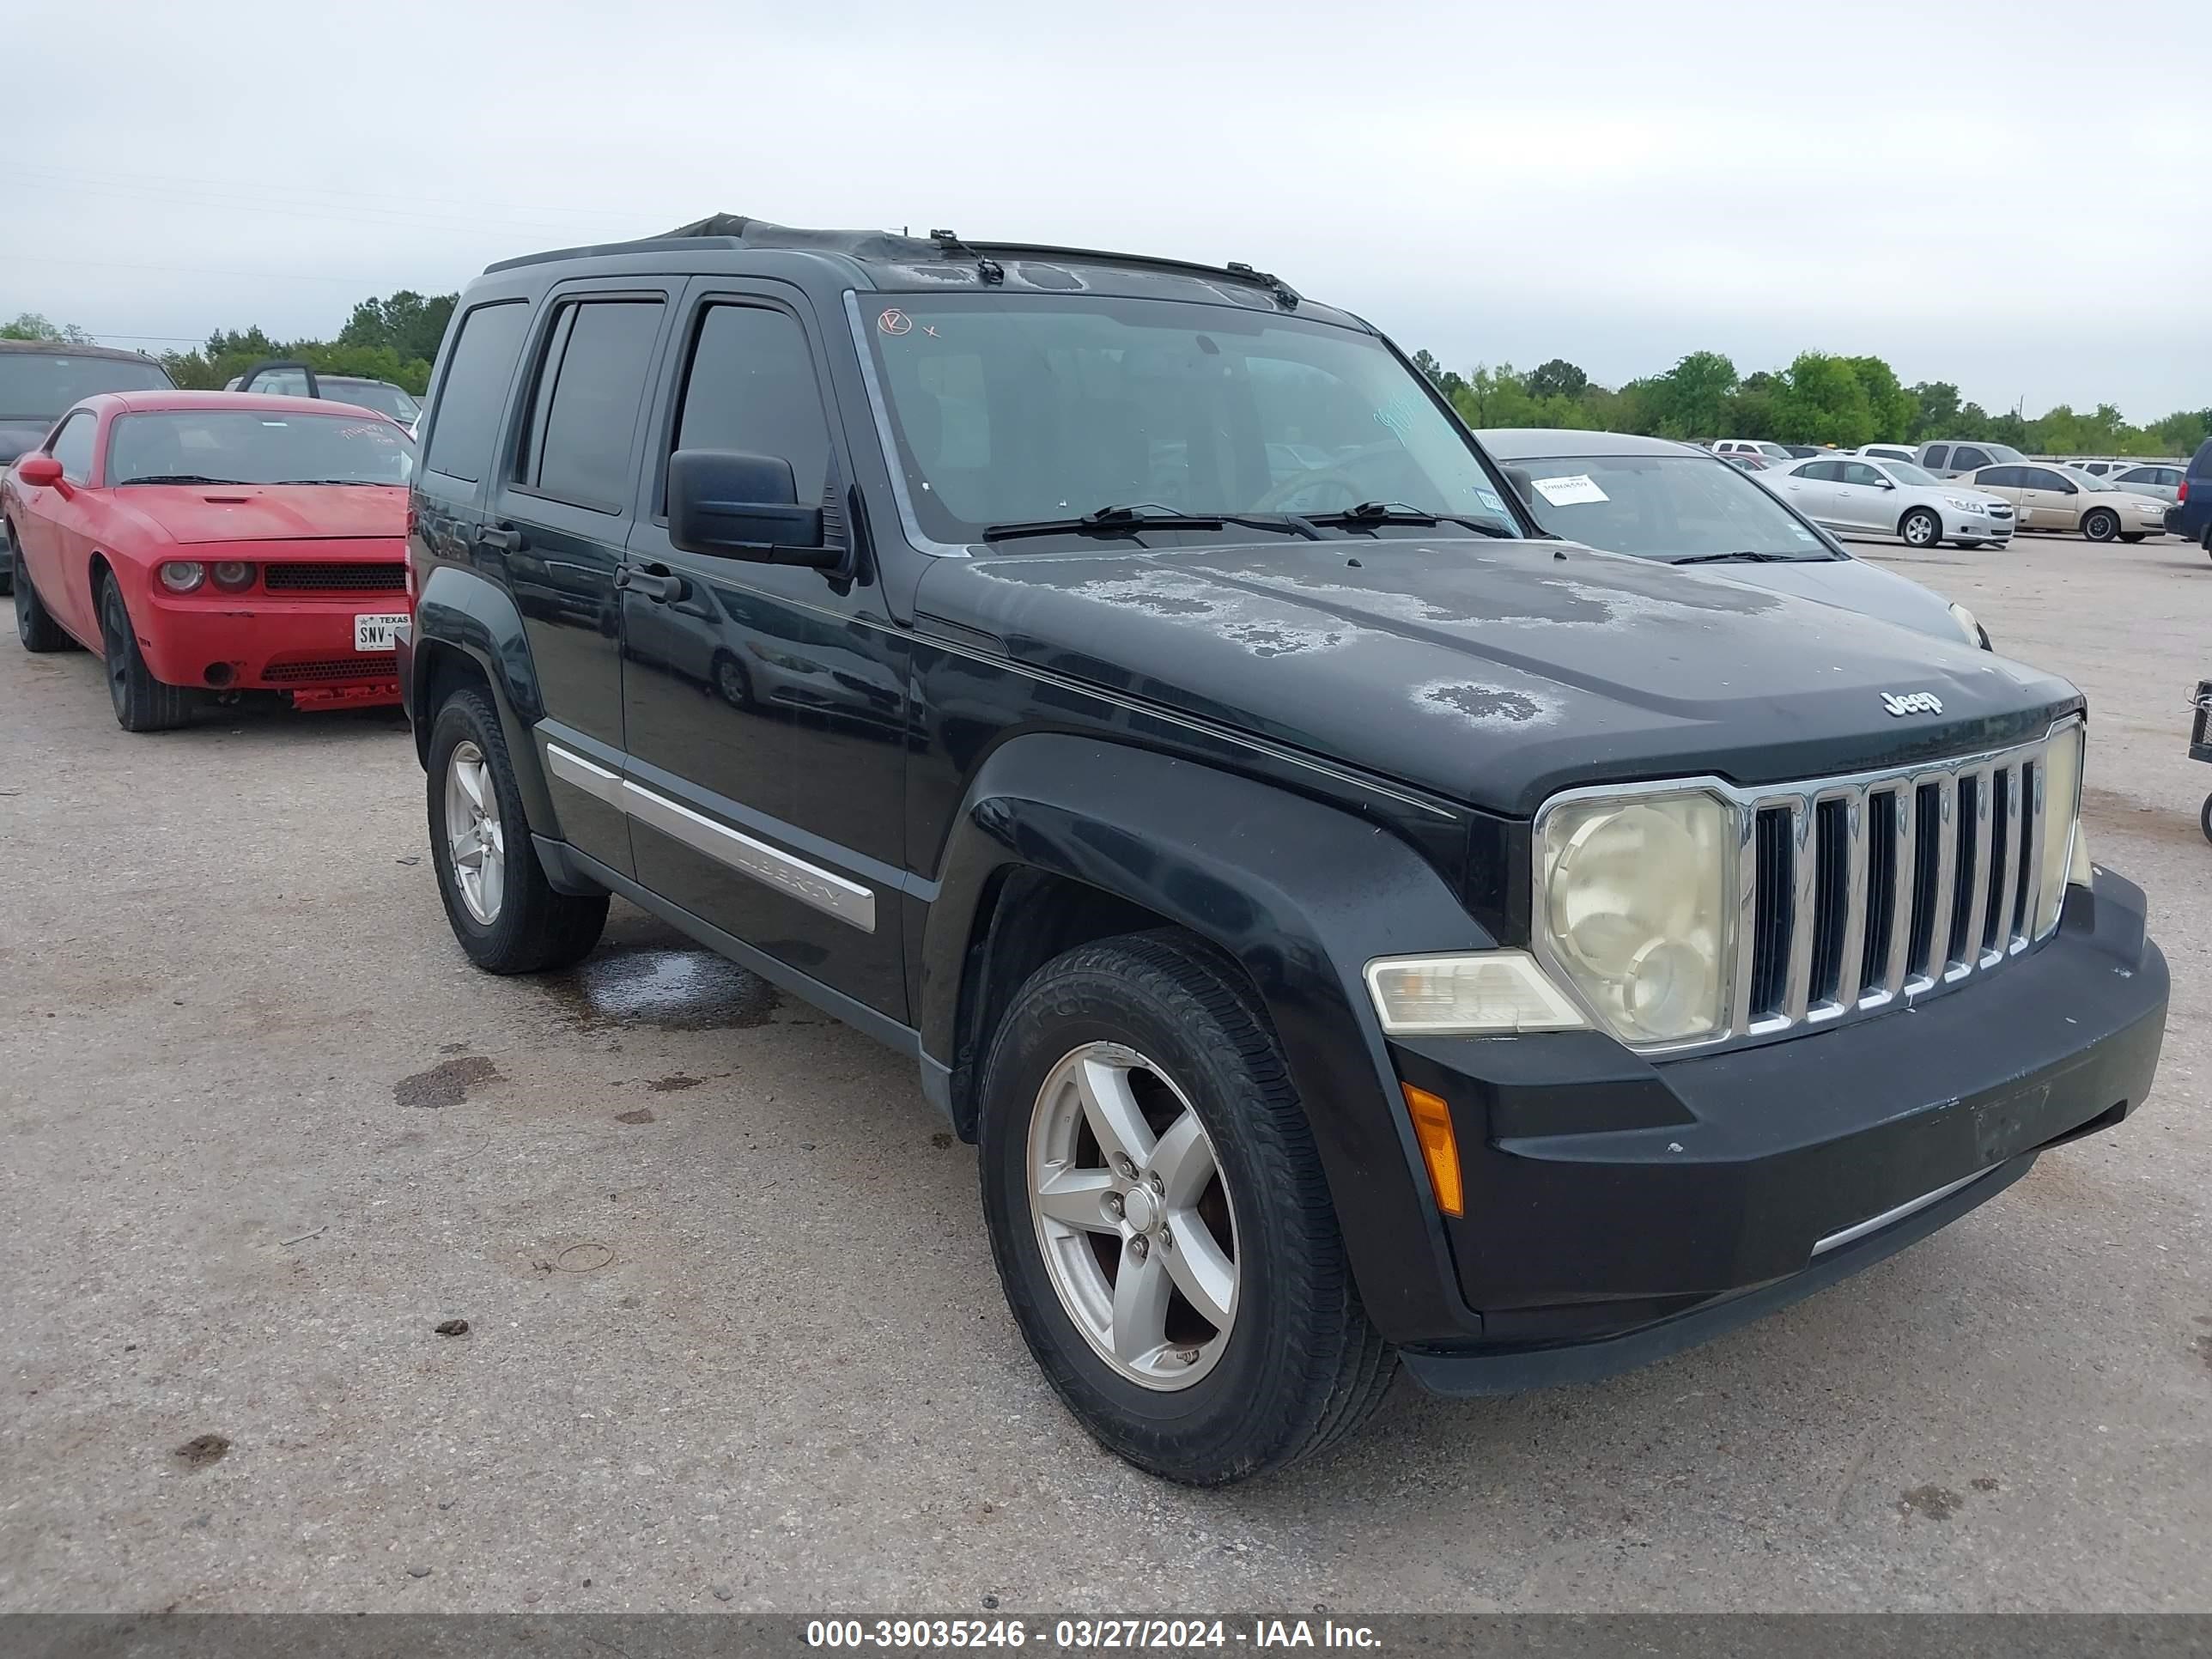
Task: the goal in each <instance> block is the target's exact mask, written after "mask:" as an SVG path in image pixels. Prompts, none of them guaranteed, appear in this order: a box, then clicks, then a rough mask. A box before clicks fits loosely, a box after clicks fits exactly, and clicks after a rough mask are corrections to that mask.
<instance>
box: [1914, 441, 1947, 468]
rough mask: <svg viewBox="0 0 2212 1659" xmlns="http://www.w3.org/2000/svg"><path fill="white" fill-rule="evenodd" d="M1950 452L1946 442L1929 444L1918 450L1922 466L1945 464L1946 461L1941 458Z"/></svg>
mask: <svg viewBox="0 0 2212 1659" xmlns="http://www.w3.org/2000/svg"><path fill="white" fill-rule="evenodd" d="M1949 453H1951V446H1950V445H1948V444H1930V445H1929V446H1928V447H1927V448H1925V449H1923V451H1921V452H1920V465H1923V466H1944V465H1948V463H1947V462H1946V461H1945V460H1944V459H1943V458H1944V457H1945V456H1946V455H1948V454H1949Z"/></svg>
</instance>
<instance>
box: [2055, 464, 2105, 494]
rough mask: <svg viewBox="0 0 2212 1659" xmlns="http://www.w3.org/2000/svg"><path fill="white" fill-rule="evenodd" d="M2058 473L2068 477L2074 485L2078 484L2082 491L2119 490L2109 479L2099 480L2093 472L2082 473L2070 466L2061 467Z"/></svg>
mask: <svg viewBox="0 0 2212 1659" xmlns="http://www.w3.org/2000/svg"><path fill="white" fill-rule="evenodd" d="M2059 471H2062V472H2063V473H2065V475H2066V476H2067V477H2069V478H2071V479H2073V480H2074V482H2075V483H2077V484H2080V485H2081V488H2082V489H2119V485H2118V484H2117V483H2113V482H2112V480H2111V479H2110V478H2100V477H2098V476H2097V475H2096V474H2095V473H2093V472H2083V471H2081V470H2080V469H2078V468H2076V467H2071V466H2068V467H2061V468H2060V469H2059Z"/></svg>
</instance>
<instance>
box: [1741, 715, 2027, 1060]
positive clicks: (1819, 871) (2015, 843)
mask: <svg viewBox="0 0 2212 1659" xmlns="http://www.w3.org/2000/svg"><path fill="white" fill-rule="evenodd" d="M2043 751H2044V744H2043V743H2041V742H2037V743H2033V744H2026V745H2023V746H2022V747H2021V748H2018V749H2013V750H2005V751H2003V752H2002V753H1999V754H1994V755H1991V754H1984V755H1979V756H1976V757H1971V758H1969V759H1966V760H1961V761H1958V762H1954V763H1947V764H1939V765H1935V766H1923V767H1915V768H1911V769H1898V770H1894V771H1890V772H1882V773H1873V774H1868V775H1862V776H1858V777H1852V778H1836V779H1828V780H1822V781H1814V782H1810V783H1805V784H1800V785H1796V786H1793V787H1788V788H1783V789H1772V790H1767V791H1763V792H1753V791H1743V792H1740V793H1736V794H1735V799H1737V800H1738V801H1739V802H1740V803H1741V806H1742V808H1743V810H1744V811H1746V812H1747V814H1748V815H1749V819H1748V823H1747V825H1746V826H1745V832H1744V835H1743V839H1742V841H1741V848H1742V857H1743V859H1744V860H1747V867H1746V868H1744V869H1743V870H1742V872H1741V903H1742V911H1741V915H1739V916H1738V918H1737V922H1736V930H1737V931H1736V939H1737V945H1736V952H1737V954H1736V980H1735V1007H1734V1009H1733V1010H1732V1016H1733V1017H1732V1018H1731V1021H1730V1025H1729V1036H1730V1037H1733V1038H1735V1039H1739V1040H1741V1039H1742V1038H1745V1037H1764V1036H1773V1035H1776V1034H1778V1033H1781V1032H1784V1031H1787V1030H1790V1029H1792V1028H1795V1027H1800V1026H1807V1025H1817V1024H1821V1023H1822V1022H1824V1021H1832V1020H1838V1019H1844V1018H1852V1017H1855V1016H1857V1015H1859V1014H1865V1013H1872V1012H1875V1011H1877V1010H1879V1009H1881V1008H1884V1007H1887V1006H1894V1005H1895V1004H1897V1003H1899V1002H1902V1001H1907V1000H1914V999H1917V998H1919V997H1922V996H1924V995H1927V994H1930V993H1933V992H1935V991H1938V990H1941V989H1943V988H1946V987H1949V986H1951V985H1953V984H1955V983H1957V982H1959V981H1963V980H1966V979H1969V978H1972V977H1973V976H1974V975H1978V974H1980V973H1984V972H1987V971H1989V970H1990V969H1995V968H1997V967H1998V966H2000V965H2001V964H2002V963H2005V962H2007V961H2008V960H2010V959H2011V957H2014V956H2015V955H2017V954H2019V953H2020V952H2021V951H2026V950H2027V949H2028V948H2030V947H2031V946H2032V945H2033V944H2035V943H2036V941H2035V940H2034V939H2033V937H2032V936H2031V935H2032V933H2033V929H2034V926H2035V915H2036V911H2037V908H2039V907H2038V899H2039V890H2038V889H2039V884H2040V882H2041V879H2042V876H2041V870H2040V859H2039V854H2038V848H2039V845H2040V843H2041V841H2042V837H2043V836H2044V834H2045V825H2044V811H2045V801H2044V799H2043V793H2044V790H2043Z"/></svg>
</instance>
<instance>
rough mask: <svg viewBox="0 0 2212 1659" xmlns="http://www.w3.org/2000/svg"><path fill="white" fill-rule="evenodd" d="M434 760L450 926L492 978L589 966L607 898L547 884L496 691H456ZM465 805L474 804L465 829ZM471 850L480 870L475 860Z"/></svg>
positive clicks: (432, 791)
mask: <svg viewBox="0 0 2212 1659" xmlns="http://www.w3.org/2000/svg"><path fill="white" fill-rule="evenodd" d="M428 758H429V787H428V805H429V819H430V861H431V863H432V864H434V865H435V866H436V867H437V872H438V896H439V897H440V898H441V899H442V900H444V902H445V906H446V920H447V921H449V922H451V923H452V924H453V937H454V938H455V939H459V941H460V944H461V949H462V950H464V951H467V952H468V956H469V960H470V961H471V962H473V963H476V965H477V967H479V968H481V969H483V970H484V971H485V972H487V973H492V974H535V973H542V972H544V971H545V970H546V969H553V968H566V967H568V966H569V965H570V964H572V963H575V962H577V961H580V959H581V958H582V957H584V956H585V955H586V953H588V952H589V951H590V950H591V948H592V946H593V945H597V944H598V943H599V933H600V930H601V929H603V928H604V927H605V926H606V925H607V896H606V895H605V894H604V893H601V894H599V895H596V896H589V897H586V896H578V895H576V894H573V893H562V892H556V890H554V887H553V884H551V883H550V882H549V881H548V880H547V879H546V878H545V867H544V866H543V865H542V864H540V863H539V862H538V849H537V848H536V847H535V846H534V845H532V842H531V839H530V821H529V819H528V818H527V817H526V816H525V814H524V811H523V805H522V788H521V786H520V784H518V783H517V782H516V781H515V777H514V763H513V760H512V759H511V758H510V757H509V756H508V754H507V736H506V733H505V732H504V731H503V730H502V729H501V726H500V723H499V711H498V709H497V708H495V707H493V705H492V701H491V698H490V697H489V696H488V695H487V694H485V693H484V692H483V691H480V690H474V689H470V690H461V691H456V692H455V693H454V694H453V696H450V697H448V698H447V700H446V701H445V702H444V703H443V704H441V706H440V708H439V709H438V714H437V718H436V720H435V721H433V722H432V724H431V727H430V749H429V757H428ZM456 803H466V804H468V805H470V809H471V810H470V817H469V818H468V819H467V820H466V821H465V822H464V821H461V820H460V819H459V813H458V810H457V807H456V805H455V804H456ZM471 852H473V854H474V855H475V862H474V863H469V862H466V861H465V860H467V858H468V856H469V854H470V853H471ZM487 870H489V876H487V875H486V873H485V872H486V871H487Z"/></svg>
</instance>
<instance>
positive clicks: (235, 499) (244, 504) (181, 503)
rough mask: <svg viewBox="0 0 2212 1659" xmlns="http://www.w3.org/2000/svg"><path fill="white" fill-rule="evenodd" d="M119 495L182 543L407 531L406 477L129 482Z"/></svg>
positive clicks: (290, 539) (297, 539) (358, 536)
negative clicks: (395, 480)
mask: <svg viewBox="0 0 2212 1659" xmlns="http://www.w3.org/2000/svg"><path fill="white" fill-rule="evenodd" d="M118 495H120V496H121V497H122V499H123V501H124V502H125V504H126V505H128V506H129V507H131V510H132V511H133V512H136V513H139V514H140V515H141V516H143V517H144V518H146V519H148V520H150V521H151V522H153V523H155V524H156V525H159V526H161V529H162V530H164V531H165V532H167V534H168V536H169V538H170V539H171V540H172V541H174V542H177V543H179V544H187V545H189V544H194V543H200V542H276V541H286V542H301V541H324V540H333V539H337V538H353V539H362V538H380V537H385V536H390V537H392V538H400V537H404V536H405V535H406V533H407V490H406V488H405V486H404V485H400V484H388V485H387V484H131V485H130V486H128V487H127V488H125V489H122V490H119V491H118Z"/></svg>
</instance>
